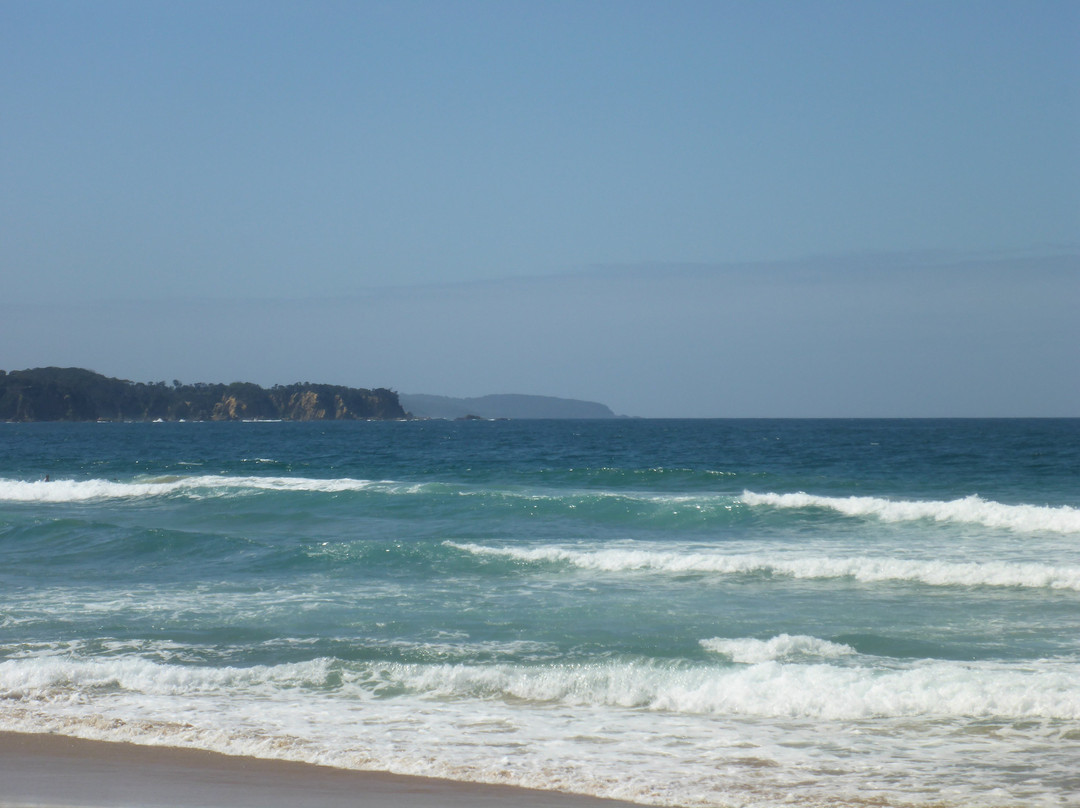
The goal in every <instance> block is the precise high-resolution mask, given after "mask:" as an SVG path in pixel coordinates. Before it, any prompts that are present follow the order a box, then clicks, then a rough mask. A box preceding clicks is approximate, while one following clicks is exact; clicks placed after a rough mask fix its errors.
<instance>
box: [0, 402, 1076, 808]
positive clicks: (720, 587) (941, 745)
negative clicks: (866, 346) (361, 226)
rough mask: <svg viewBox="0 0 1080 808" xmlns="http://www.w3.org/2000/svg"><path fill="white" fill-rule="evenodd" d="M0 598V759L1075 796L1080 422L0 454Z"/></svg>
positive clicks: (810, 426) (209, 442) (476, 427)
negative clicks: (146, 758) (130, 758)
mask: <svg viewBox="0 0 1080 808" xmlns="http://www.w3.org/2000/svg"><path fill="white" fill-rule="evenodd" d="M46 477H48V478H49V480H48V481H46ZM0 592H2V599H0V729H12V730H24V731H36V732H60V733H66V734H71V735H79V736H84V737H92V738H106V739H114V740H128V741H134V742H138V743H166V744H172V745H181V746H196V747H202V748H208V749H216V750H220V751H227V752H233V753H240V754H248V755H255V756H264V757H285V758H291V759H299V760H310V761H317V762H323V763H330V764H333V765H338V766H346V767H353V768H370V769H381V770H388V771H397V772H403V773H419V774H435V775H440V776H445V777H452V778H457V779H463V780H476V781H485V782H508V783H516V784H520V785H527V786H533V787H539V788H549V789H558V790H566V791H575V792H581V793H589V794H597V795H603V796H615V797H622V798H625V799H631V800H636V801H639V802H642V803H648V804H659V805H685V806H690V805H716V806H719V805H759V806H776V805H783V804H786V803H787V802H789V801H790V800H791V799H792V798H794V797H797V798H798V799H800V800H801V802H800V804H809V805H814V804H819V805H863V804H866V803H867V801H870V802H871V804H875V805H877V804H880V805H897V806H899V805H931V804H933V805H939V804H940V805H947V806H948V805H956V806H978V805H987V806H997V805H1075V804H1077V797H1076V794H1077V792H1078V791H1080V775H1078V774H1077V772H1080V420H1030V421H1025V420H1005V421H963V420H943V421H648V420H640V421H639V420H611V421H579V422H559V421H549V422H545V421H516V422H515V421H507V422H460V423H459V422H440V421H425V422H393V423H378V422H372V423H320V424H301V423H223V424H219V423H179V424H175V423H174V424H0ZM874 800H876V801H877V802H873V801H874Z"/></svg>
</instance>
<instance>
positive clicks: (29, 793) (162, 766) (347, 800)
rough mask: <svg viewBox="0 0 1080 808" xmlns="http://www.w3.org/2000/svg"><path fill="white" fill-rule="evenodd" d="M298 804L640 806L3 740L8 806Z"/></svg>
mask: <svg viewBox="0 0 1080 808" xmlns="http://www.w3.org/2000/svg"><path fill="white" fill-rule="evenodd" d="M298 805H310V806H319V808H338V807H339V806H342V807H344V806H362V807H363V808H380V807H381V806H402V805H409V806H417V807H418V808H425V807H427V806H430V807H431V808H435V806H445V807H449V808H453V806H461V808H465V807H466V806H476V808H495V806H515V808H589V806H595V807H596V808H605V807H606V808H619V806H629V805H631V803H624V802H618V801H613V800H600V799H594V798H591V797H581V796H574V795H567V794H557V793H553V792H546V791H534V790H529V789H520V788H513V787H510V786H497V785H480V784H472V783H458V782H453V781H448V780H438V779H434V778H426V777H404V776H398V775H392V774H384V773H379V772H359V771H347V770H343V769H334V768H329V767H326V766H313V765H309V764H304V763H291V762H287V761H274V760H260V759H256V758H246V757H234V756H229V755H219V754H215V753H212V752H202V751H197V750H191V749H174V748H167V747H150V746H137V745H133V744H124V743H107V742H102V741H87V740H81V739H77V738H67V737H62V736H57V735H30V734H20V733H0V806H3V808H28V807H29V806H50V807H53V808H60V806H69V807H74V806H78V807H79V808H104V807H105V806H110V807H112V808H128V807H129V806H130V807H132V808H134V806H139V807H140V808H159V807H160V808H165V807H166V806H168V808H196V806H198V807H199V808H202V807H204V806H205V807H207V808H209V807H210V806H214V807H215V808H249V806H250V808H278V807H279V806H280V808H294V807H295V806H298Z"/></svg>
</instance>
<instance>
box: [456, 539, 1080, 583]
mask: <svg viewBox="0 0 1080 808" xmlns="http://www.w3.org/2000/svg"><path fill="white" fill-rule="evenodd" d="M444 545H445V546H448V547H454V548H456V549H458V550H461V551H463V552H467V553H472V554H474V555H478V556H496V557H503V558H509V559H513V560H515V561H522V562H527V563H565V564H569V565H571V566H574V567H577V568H579V569H584V570H594V571H598V572H612V573H618V572H658V573H676V574H686V573H713V574H718V575H748V574H766V575H783V576H789V577H792V578H803V579H832V578H854V579H855V580H857V581H863V582H865V583H878V582H885V581H896V582H905V581H906V582H912V583H921V584H927V585H930V586H1010V587H1025V588H1034V589H1043V588H1047V589H1071V590H1076V591H1080V567H1071V566H1062V567H1056V566H1053V565H1049V564H1036V563H1020V562H1007V561H988V562H948V561H927V560H920V559H903V558H887V557H880V558H879V557H865V556H852V557H839V558H834V557H829V556H808V555H795V554H786V553H778V554H776V555H771V556H770V555H763V554H750V553H747V554H731V555H729V554H724V553H717V552H675V551H662V550H646V549H642V550H636V549H623V548H619V549H608V550H575V549H570V548H566V547H560V546H556V545H543V546H540V547H487V546H483V545H479V544H475V543H458V542H451V541H447V542H444Z"/></svg>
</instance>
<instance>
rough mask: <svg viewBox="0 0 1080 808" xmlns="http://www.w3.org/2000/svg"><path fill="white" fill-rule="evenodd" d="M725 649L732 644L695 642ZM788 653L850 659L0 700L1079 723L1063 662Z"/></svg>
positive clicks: (44, 693) (35, 661)
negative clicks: (389, 702) (372, 704)
mask: <svg viewBox="0 0 1080 808" xmlns="http://www.w3.org/2000/svg"><path fill="white" fill-rule="evenodd" d="M706 642H707V643H710V644H711V643H714V642H720V643H722V642H732V641H706ZM785 645H786V646H788V652H790V650H791V648H792V647H794V646H804V647H812V648H814V649H815V653H816V652H819V651H824V653H820V654H818V655H819V656H832V657H834V658H842V657H847V656H849V655H848V654H845V653H844V652H843V648H844V647H843V646H839V645H836V644H833V643H824V641H821V640H817V641H813V638H787V639H785V640H781V641H779V642H777V643H776V644H774V645H772V646H770V645H769V643H768V642H766V643H764V644H762V645H755V644H754V643H753V642H745V641H744V642H743V644H741V645H739V644H737V643H736V644H734V645H729V646H726V648H727V649H728V651H731V650H732V649H736V652H737V653H746V654H747V655H748V657H754V658H759V659H761V660H763V661H756V662H752V663H750V664H744V665H738V666H714V665H705V664H690V663H688V662H668V663H659V662H653V661H637V660H613V661H603V662H587V663H561V664H550V663H549V664H534V665H525V664H513V663H498V664H473V663H461V664H451V663H428V664H416V663H413V664H410V663H400V662H385V661H375V662H355V663H346V662H342V661H340V660H332V659H327V658H318V659H314V660H310V661H307V662H299V663H288V664H280V665H272V666H252V667H222V668H213V667H206V666H200V665H179V664H171V663H170V664H163V663H155V662H152V661H149V660H146V659H142V658H138V657H132V656H127V657H117V658H109V659H72V658H70V657H57V656H38V657H30V658H20V659H9V660H6V661H4V662H2V663H0V698H3V699H13V700H18V699H32V700H36V699H49V700H55V699H60V700H65V699H70V698H73V697H79V696H80V695H85V694H90V693H94V692H101V693H117V692H123V693H129V694H138V695H139V696H140V697H144V698H149V699H151V700H152V699H155V698H177V697H179V698H198V697H202V696H224V697H233V696H239V697H257V698H276V697H278V696H281V697H283V698H294V697H295V696H290V695H289V694H290V693H296V692H297V691H300V692H310V693H322V694H323V695H325V696H328V697H331V696H332V697H335V698H340V697H345V698H347V699H349V700H350V701H353V702H355V701H360V702H365V701H370V700H371V699H373V698H379V697H386V696H388V695H389V696H395V695H396V696H402V695H407V696H411V697H421V698H424V699H428V700H431V699H436V700H439V701H445V700H450V701H458V700H461V699H467V700H480V701H488V700H491V699H495V700H500V701H510V702H513V703H517V702H527V703H531V704H537V705H545V704H546V705H564V706H588V707H603V708H634V709H645V710H652V711H665V712H674V713H683V714H690V715H702V714H704V715H726V716H744V717H766V718H776V717H799V718H806V719H829V720H837V719H839V720H855V719H864V718H879V717H885V718H904V717H922V718H926V717H930V716H936V717H940V718H956V717H994V718H997V719H1009V720H1021V719H1055V720H1080V678H1078V677H1077V666H1076V664H1075V662H1069V661H1064V660H1063V661H1053V660H1040V661H1035V662H1031V663H1029V664H1028V665H1025V666H1023V667H1018V666H1010V665H1008V664H1005V663H995V662H978V663H959V662H951V661H917V662H910V663H894V664H893V666H892V667H881V665H880V661H877V660H875V661H874V662H873V663H872V664H870V665H852V664H842V665H840V664H826V663H824V662H815V663H808V662H787V663H781V662H779V661H776V660H775V659H768V657H769V656H770V655H772V656H783V655H784V654H785V653H787V652H785V651H784V650H783V646H785Z"/></svg>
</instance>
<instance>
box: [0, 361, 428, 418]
mask: <svg viewBox="0 0 1080 808" xmlns="http://www.w3.org/2000/svg"><path fill="white" fill-rule="evenodd" d="M407 417H408V415H407V413H406V412H405V410H404V409H402V407H401V402H400V401H399V400H398V395H397V393H395V392H393V391H392V390H386V389H381V388H380V389H376V390H367V389H363V388H355V387H341V386H337V385H327V384H308V383H304V384H292V385H285V386H282V385H275V386H274V387H272V388H270V389H269V390H267V389H265V388H263V387H260V386H259V385H257V384H249V383H246V382H234V383H233V384H227V385H226V384H181V383H180V382H178V381H174V382H173V383H172V385H171V386H169V385H166V384H165V382H157V383H156V384H143V383H141V382H139V383H133V382H129V381H123V380H121V379H111V378H108V377H106V376H102V375H101V374H99V373H94V372H92V371H89V370H82V369H80V368H36V369H34V370H16V371H12V372H10V373H6V372H4V371H2V370H0V420H4V421H99V420H108V421H153V420H157V419H161V420H163V421H177V420H189V421H237V420H249V419H262V420H276V419H281V420H295V421H320V420H387V419H399V418H407Z"/></svg>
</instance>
